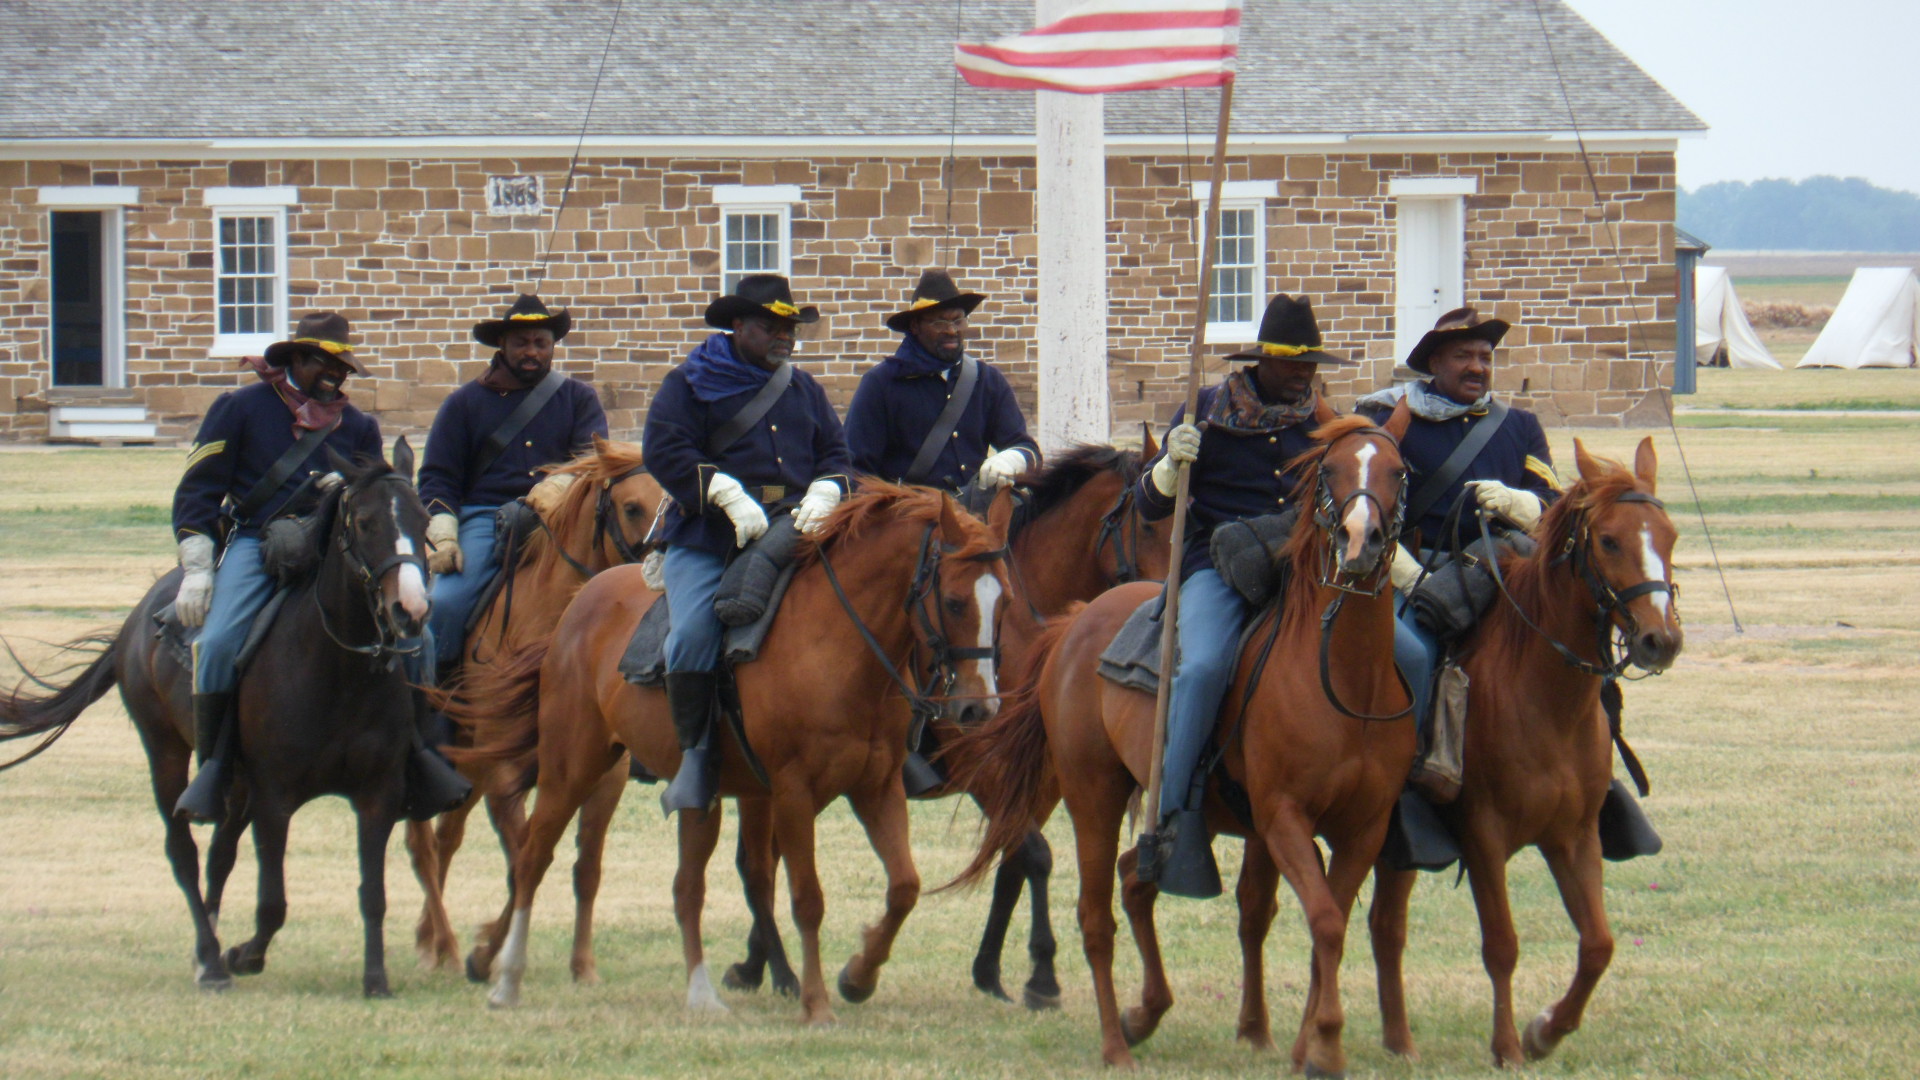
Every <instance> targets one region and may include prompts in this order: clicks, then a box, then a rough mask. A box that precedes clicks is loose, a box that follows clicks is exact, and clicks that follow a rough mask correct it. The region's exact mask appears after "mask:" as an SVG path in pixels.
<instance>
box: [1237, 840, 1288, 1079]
mask: <svg viewBox="0 0 1920 1080" xmlns="http://www.w3.org/2000/svg"><path fill="white" fill-rule="evenodd" d="M1279 889H1280V868H1279V867H1278V866H1275V865H1274V862H1273V856H1272V855H1270V854H1268V853H1267V845H1266V844H1265V843H1263V842H1262V841H1261V840H1260V838H1259V837H1257V836H1256V837H1254V838H1252V839H1250V840H1249V841H1248V842H1247V853H1246V858H1245V860H1244V861H1243V862H1242V863H1241V864H1240V883H1239V885H1238V886H1236V887H1235V889H1234V894H1235V897H1234V898H1235V900H1237V901H1238V903H1239V906H1240V971H1241V977H1240V1023H1239V1025H1238V1027H1237V1028H1236V1029H1235V1032H1234V1034H1235V1036H1236V1037H1237V1038H1239V1039H1241V1040H1242V1041H1244V1042H1246V1043H1248V1044H1249V1045H1251V1046H1252V1047H1253V1048H1254V1049H1255V1050H1272V1049H1273V1048H1274V1045H1273V1024H1272V1017H1271V1014H1269V1013H1268V1011H1267V955H1266V948H1267V934H1268V933H1269V932H1270V931H1271V930H1272V929H1273V916H1274V912H1275V910H1276V909H1277V908H1278V907H1279V896H1278V893H1279Z"/></svg>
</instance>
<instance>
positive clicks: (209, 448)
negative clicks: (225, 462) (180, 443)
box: [180, 439, 227, 473]
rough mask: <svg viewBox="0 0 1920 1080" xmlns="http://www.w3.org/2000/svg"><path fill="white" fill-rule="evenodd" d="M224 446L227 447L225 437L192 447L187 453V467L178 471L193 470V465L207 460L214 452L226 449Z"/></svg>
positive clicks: (187, 471)
mask: <svg viewBox="0 0 1920 1080" xmlns="http://www.w3.org/2000/svg"><path fill="white" fill-rule="evenodd" d="M226 448H227V440H225V439H218V440H215V441H214V442H210V443H206V444H204V445H201V446H196V447H194V448H193V452H192V453H190V454H188V455H187V467H186V468H184V469H182V470H180V471H181V472H183V473H190V472H192V471H193V467H194V466H195V465H198V464H200V463H201V462H203V461H205V460H207V459H208V458H210V457H213V456H214V455H215V454H218V453H221V452H222V451H224V450H226Z"/></svg>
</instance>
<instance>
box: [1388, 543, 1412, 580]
mask: <svg viewBox="0 0 1920 1080" xmlns="http://www.w3.org/2000/svg"><path fill="white" fill-rule="evenodd" d="M1387 576H1388V577H1390V578H1392V579H1393V588H1394V591H1395V592H1406V591H1407V590H1408V589H1411V588H1413V583H1414V582H1416V581H1419V580H1420V560H1419V559H1418V558H1416V557H1415V556H1414V554H1413V552H1411V551H1408V550H1407V546H1406V545H1405V544H1395V545H1393V562H1392V563H1390V564H1389V565H1388V566H1387Z"/></svg>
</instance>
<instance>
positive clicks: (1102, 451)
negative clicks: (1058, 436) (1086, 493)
mask: <svg viewBox="0 0 1920 1080" xmlns="http://www.w3.org/2000/svg"><path fill="white" fill-rule="evenodd" d="M1144 467H1145V466H1144V464H1143V463H1142V462H1141V460H1140V452H1139V451H1138V450H1122V449H1120V448H1119V447H1115V446H1102V445H1099V444H1097V443H1076V444H1075V445H1074V446H1073V447H1072V448H1071V449H1069V450H1067V451H1066V452H1064V453H1062V454H1060V455H1059V456H1057V457H1054V458H1052V459H1051V460H1049V461H1048V462H1047V466H1046V469H1045V470H1044V471H1042V472H1041V474H1040V477H1039V479H1037V480H1035V481H1034V482H1033V484H1032V486H1031V490H1032V492H1033V501H1032V502H1031V503H1030V505H1031V506H1032V508H1033V509H1032V513H1033V516H1034V517H1039V516H1040V515H1042V514H1045V513H1046V512H1047V511H1049V510H1052V509H1053V508H1055V507H1057V506H1059V505H1060V504H1061V503H1064V502H1066V501H1067V500H1068V499H1070V498H1072V497H1073V495H1074V493H1075V492H1077V491H1079V490H1080V489H1081V488H1083V487H1085V486H1086V485H1087V481H1089V480H1092V479H1093V478H1094V477H1096V476H1099V475H1100V474H1102V473H1112V474H1113V475H1115V476H1118V477H1119V478H1120V479H1121V480H1122V481H1124V482H1125V483H1128V484H1131V483H1133V482H1134V481H1135V480H1138V479H1140V473H1141V471H1142V470H1143V469H1144Z"/></svg>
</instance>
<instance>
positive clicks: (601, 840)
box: [568, 758, 718, 986]
mask: <svg viewBox="0 0 1920 1080" xmlns="http://www.w3.org/2000/svg"><path fill="white" fill-rule="evenodd" d="M628 776H629V773H628V770H627V762H626V759H625V758H622V759H621V760H620V762H619V763H618V764H616V765H615V766H614V767H613V768H611V769H609V770H607V775H605V776H603V777H601V778H600V782H599V783H598V784H596V785H594V788H593V794H591V795H589V796H587V802H586V805H585V806H582V807H581V808H580V824H579V825H578V826H576V827H575V829H574V846H575V849H576V852H575V857H574V861H573V954H572V956H571V958H570V959H569V960H568V967H569V968H570V969H571V970H572V971H573V981H574V982H577V983H580V984H581V985H583V986H593V985H595V984H597V983H599V981H600V971H599V968H598V967H597V966H596V965H595V964H594V962H593V902H594V900H596V899H597V898H598V897H599V895H600V869H601V866H602V864H603V862H604V860H605V857H606V853H607V829H608V827H609V826H611V825H612V824H613V814H614V811H616V810H618V809H620V797H621V796H622V795H624V794H626V790H627V779H628ZM715 816H716V817H717V816H718V815H717V814H716V815H715ZM708 854H709V855H711V854H712V852H711V851H709V852H708Z"/></svg>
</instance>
